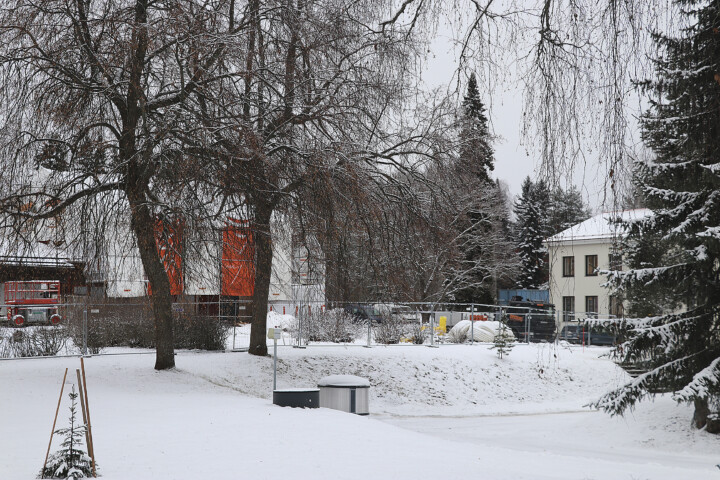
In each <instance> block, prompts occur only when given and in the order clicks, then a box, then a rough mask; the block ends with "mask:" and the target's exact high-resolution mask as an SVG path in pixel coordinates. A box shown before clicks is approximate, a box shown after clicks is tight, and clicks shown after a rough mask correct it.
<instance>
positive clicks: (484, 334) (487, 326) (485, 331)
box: [448, 320, 515, 343]
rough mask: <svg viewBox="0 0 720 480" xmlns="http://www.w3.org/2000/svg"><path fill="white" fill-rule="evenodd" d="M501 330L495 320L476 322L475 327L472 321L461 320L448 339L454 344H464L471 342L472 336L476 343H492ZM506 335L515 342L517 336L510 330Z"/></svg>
mask: <svg viewBox="0 0 720 480" xmlns="http://www.w3.org/2000/svg"><path fill="white" fill-rule="evenodd" d="M499 329H500V322H497V321H494V320H488V321H484V322H474V325H472V324H471V322H470V320H461V321H459V322H458V323H456V324H455V326H454V327H453V328H452V330H450V332H449V333H448V339H449V340H450V341H451V342H453V343H463V342H465V341H468V340H470V336H472V337H473V338H472V340H474V341H476V342H489V343H492V342H494V341H495V335H496V334H497V332H498V330H499ZM506 335H507V336H509V337H512V340H515V336H514V335H513V334H512V332H511V331H510V330H509V329H508V330H506Z"/></svg>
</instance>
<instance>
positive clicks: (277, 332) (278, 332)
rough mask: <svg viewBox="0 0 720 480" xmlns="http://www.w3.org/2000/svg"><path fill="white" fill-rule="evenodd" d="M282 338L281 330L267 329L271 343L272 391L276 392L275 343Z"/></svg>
mask: <svg viewBox="0 0 720 480" xmlns="http://www.w3.org/2000/svg"><path fill="white" fill-rule="evenodd" d="M281 336H282V328H277V327H275V328H268V334H267V337H268V338H270V339H272V341H273V391H275V390H277V341H278V337H281Z"/></svg>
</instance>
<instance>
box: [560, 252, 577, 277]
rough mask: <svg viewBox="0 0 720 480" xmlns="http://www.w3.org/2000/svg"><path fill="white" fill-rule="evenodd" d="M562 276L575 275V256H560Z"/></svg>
mask: <svg viewBox="0 0 720 480" xmlns="http://www.w3.org/2000/svg"><path fill="white" fill-rule="evenodd" d="M566 267H567V268H566ZM562 276H563V277H574V276H575V257H573V256H569V257H562Z"/></svg>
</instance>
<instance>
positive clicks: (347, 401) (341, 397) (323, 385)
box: [318, 375, 370, 415]
mask: <svg viewBox="0 0 720 480" xmlns="http://www.w3.org/2000/svg"><path fill="white" fill-rule="evenodd" d="M318 388H319V389H320V406H321V407H326V408H332V409H334V410H340V411H343V412H348V413H355V414H357V415H369V414H370V381H369V380H367V379H366V378H362V377H356V376H355V375H331V376H329V377H325V378H323V379H321V380H320V381H319V382H318Z"/></svg>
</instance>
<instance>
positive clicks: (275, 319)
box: [267, 311, 295, 332]
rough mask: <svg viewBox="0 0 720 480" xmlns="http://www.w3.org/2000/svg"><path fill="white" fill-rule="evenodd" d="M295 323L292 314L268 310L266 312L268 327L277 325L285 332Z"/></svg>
mask: <svg viewBox="0 0 720 480" xmlns="http://www.w3.org/2000/svg"><path fill="white" fill-rule="evenodd" d="M294 323H295V317H293V316H292V315H284V314H282V313H277V312H273V311H270V312H268V314H267V325H268V327H275V328H277V327H279V328H282V329H283V331H285V332H287V331H288V330H290V329H292V326H293V325H294Z"/></svg>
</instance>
